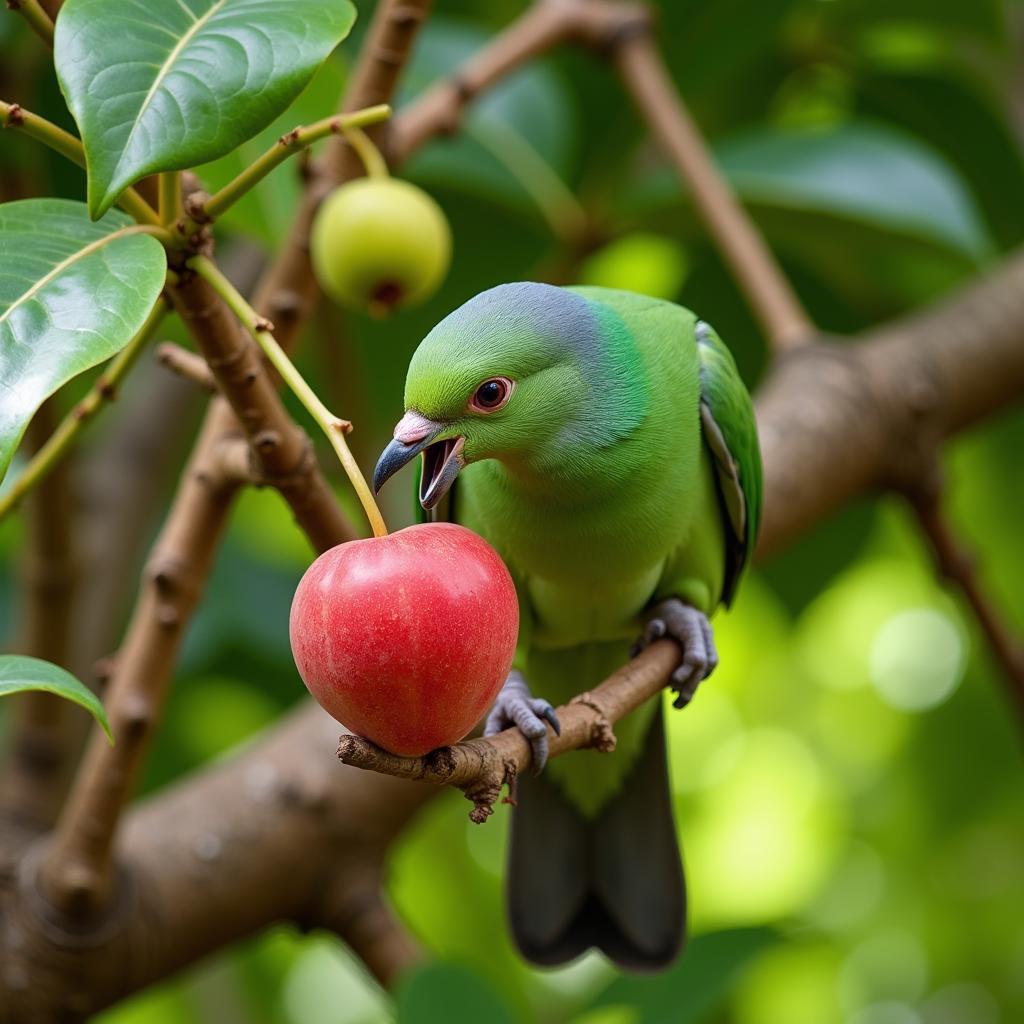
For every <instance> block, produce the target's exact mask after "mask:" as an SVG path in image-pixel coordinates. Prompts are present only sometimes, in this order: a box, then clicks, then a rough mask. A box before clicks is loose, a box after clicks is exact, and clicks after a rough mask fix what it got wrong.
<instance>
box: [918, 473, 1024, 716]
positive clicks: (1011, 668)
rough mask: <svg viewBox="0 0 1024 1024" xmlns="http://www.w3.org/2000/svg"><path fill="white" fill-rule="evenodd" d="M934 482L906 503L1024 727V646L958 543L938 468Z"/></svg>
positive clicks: (973, 560)
mask: <svg viewBox="0 0 1024 1024" xmlns="http://www.w3.org/2000/svg"><path fill="white" fill-rule="evenodd" d="M935 468H936V472H935V473H934V474H933V476H932V478H931V481H930V482H926V483H923V485H922V486H921V487H919V488H917V489H915V490H908V492H907V499H908V501H909V502H910V506H911V508H912V509H913V510H914V514H915V515H916V516H917V521H918V524H919V525H920V527H921V531H922V532H923V533H924V535H925V537H926V538H927V539H928V541H929V543H930V545H931V548H932V553H933V555H934V557H935V565H936V568H937V570H938V572H939V575H940V576H941V577H942V578H943V579H944V580H946V581H947V582H948V583H949V584H950V585H951V586H952V587H954V588H955V589H957V590H959V591H960V593H961V594H962V596H963V597H964V599H965V600H966V601H967V604H968V606H969V607H970V608H971V611H973V612H974V617H975V618H976V619H977V622H978V625H979V626H980V627H981V631H982V633H983V634H984V636H985V639H986V640H987V641H988V644H989V647H990V648H991V650H992V653H993V655H994V656H995V659H996V662H997V663H998V665H999V667H1000V669H1001V670H1002V677H1003V680H1004V681H1005V683H1006V692H1007V696H1008V697H1009V698H1010V702H1011V704H1012V705H1013V707H1014V708H1015V710H1016V712H1017V719H1018V722H1019V723H1020V724H1021V725H1024V646H1022V645H1021V643H1020V641H1019V640H1018V639H1017V638H1016V637H1015V636H1014V635H1013V633H1012V632H1011V630H1010V628H1009V626H1008V625H1006V623H1004V622H1003V620H1002V618H1001V617H1000V615H999V613H998V612H997V611H996V608H995V606H994V605H993V604H992V602H991V601H990V600H989V598H988V597H987V596H986V594H985V591H984V589H983V588H982V585H981V580H980V579H979V578H978V569H977V561H976V559H975V558H974V556H973V555H972V554H971V553H970V552H969V551H968V550H967V549H966V548H965V547H964V545H963V544H961V543H960V541H959V540H958V539H957V537H956V534H955V532H954V530H953V527H952V526H951V524H950V523H949V521H948V520H947V518H946V516H945V514H944V513H943V509H942V487H941V483H940V476H939V472H938V467H935Z"/></svg>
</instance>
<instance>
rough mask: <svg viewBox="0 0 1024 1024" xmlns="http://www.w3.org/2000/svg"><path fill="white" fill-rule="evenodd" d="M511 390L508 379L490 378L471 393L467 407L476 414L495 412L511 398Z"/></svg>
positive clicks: (511, 386)
mask: <svg viewBox="0 0 1024 1024" xmlns="http://www.w3.org/2000/svg"><path fill="white" fill-rule="evenodd" d="M512 388H513V384H512V381H510V380H509V379H508V377H491V378H489V379H488V380H485V381H484V382H483V384H481V385H480V387H478V388H477V389H476V391H475V392H474V393H473V398H472V400H471V401H470V403H469V407H470V408H471V409H473V410H475V411H476V412H497V410H498V409H501V408H503V407H504V405H505V403H506V402H508V400H509V399H510V398H511V397H512Z"/></svg>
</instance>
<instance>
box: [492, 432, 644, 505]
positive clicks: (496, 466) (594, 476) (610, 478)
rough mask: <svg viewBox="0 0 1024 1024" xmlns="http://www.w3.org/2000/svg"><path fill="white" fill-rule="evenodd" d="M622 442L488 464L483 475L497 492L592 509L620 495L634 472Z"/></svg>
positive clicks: (625, 442) (629, 448) (632, 457)
mask: <svg viewBox="0 0 1024 1024" xmlns="http://www.w3.org/2000/svg"><path fill="white" fill-rule="evenodd" d="M633 447H634V446H633V445H631V444H630V442H629V441H628V440H620V441H618V442H616V443H614V444H609V445H608V446H607V447H594V446H587V445H575V446H573V448H572V449H571V451H570V452H569V454H566V452H565V450H561V449H560V450H558V451H550V452H549V451H546V450H544V449H541V450H539V451H533V452H531V453H529V454H528V455H525V456H518V457H517V456H506V457H504V458H502V459H500V460H499V459H491V460H488V462H487V463H485V465H486V466H487V473H488V475H489V476H490V477H491V478H492V480H493V481H494V482H495V483H496V484H497V485H498V486H500V487H501V488H502V489H503V490H505V491H507V492H511V493H513V494H515V495H517V496H519V497H521V498H523V499H527V500H530V501H534V502H541V503H544V504H549V505H552V506H559V507H563V508H564V507H571V506H574V505H578V506H581V507H585V506H592V505H593V504H594V503H595V502H598V501H603V500H606V499H607V498H608V497H609V496H610V495H612V494H614V493H616V492H621V491H622V488H623V486H624V484H626V483H627V482H628V480H629V479H630V478H631V477H632V476H633V473H634V472H635V470H636V468H637V467H636V466H635V465H634V463H635V462H636V458H637V453H636V452H634V451H633V450H632V449H633Z"/></svg>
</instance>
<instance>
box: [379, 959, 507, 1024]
mask: <svg viewBox="0 0 1024 1024" xmlns="http://www.w3.org/2000/svg"><path fill="white" fill-rule="evenodd" d="M395 1004H396V1010H397V1013H396V1017H397V1019H398V1024H449V1022H456V1021H466V1022H467V1024H468V1022H469V1021H487V1022H488V1024H512V1014H511V1013H510V1012H509V1009H508V1007H507V1006H506V1005H505V1004H504V1003H503V1002H502V999H501V997H500V996H499V995H498V994H497V992H495V991H494V990H493V989H492V988H491V987H490V986H489V985H488V984H487V982H486V981H484V979H483V978H481V977H479V976H478V975H476V974H474V973H473V972H472V971H470V970H469V969H468V968H465V967H459V966H456V965H455V964H444V963H438V964H424V965H423V966H422V967H418V968H416V970H414V971H411V972H410V973H409V974H407V975H405V976H403V978H402V979H401V981H400V982H399V983H398V988H397V989H396V991H395Z"/></svg>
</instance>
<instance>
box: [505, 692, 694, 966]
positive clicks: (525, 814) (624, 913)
mask: <svg viewBox="0 0 1024 1024" xmlns="http://www.w3.org/2000/svg"><path fill="white" fill-rule="evenodd" d="M568 756H570V757H571V756H572V755H571V754H570V755H568ZM518 786H519V789H518V794H517V801H518V806H517V807H516V810H515V813H514V815H513V819H512V841H511V850H510V854H509V870H508V904H509V920H510V923H511V927H512V934H513V937H514V938H515V941H516V944H517V945H518V947H519V949H520V951H521V952H522V954H523V956H525V957H526V959H528V960H532V961H533V962H534V963H537V964H543V965H549V966H550V965H554V964H561V963H565V962H566V961H567V960H572V959H574V958H575V957H577V956H579V955H580V954H581V953H583V952H585V951H586V950H587V949H589V948H590V947H591V946H597V947H598V949H600V950H602V951H603V952H604V953H605V954H606V955H607V956H608V957H610V958H611V959H612V960H614V961H615V963H617V964H618V965H619V966H620V967H624V968H626V969H627V970H633V971H645V970H646V971H650V970H658V969H660V968H663V967H667V966H668V965H669V964H670V963H672V961H673V960H675V959H676V957H677V956H678V955H679V952H680V950H681V949H682V946H683V942H684V940H685V937H686V886H685V882H684V880H683V870H682V863H681V861H680V857H679V847H678V844H677V842H676V831H675V824H674V821H673V815H672V798H671V793H670V792H669V781H668V768H667V765H666V761H665V728H664V723H663V721H662V710H661V708H660V707H659V708H658V710H657V712H656V713H655V715H654V719H653V720H652V722H651V727H650V731H649V733H648V735H647V740H646V742H645V744H644V752H643V753H642V754H641V756H640V757H639V759H638V760H637V763H636V766H635V767H634V769H633V771H632V772H631V773H630V775H629V777H628V778H627V779H626V782H625V784H624V785H623V787H622V790H621V791H620V792H619V793H618V794H617V795H616V796H615V797H614V798H613V799H612V800H611V801H610V802H609V803H608V804H607V805H606V806H605V808H604V809H603V810H602V811H601V813H600V814H599V815H598V817H597V818H596V819H594V820H592V821H591V820H587V819H586V818H584V817H582V816H581V815H580V814H579V812H578V811H577V810H576V809H575V808H574V807H573V806H572V805H571V804H570V803H569V802H568V801H567V800H566V798H565V797H564V796H563V794H562V792H561V791H560V790H559V789H558V787H557V786H556V785H555V784H554V783H552V782H549V781H547V780H546V779H545V778H544V776H543V775H542V776H540V777H539V778H533V777H530V778H521V779H520V780H519V783H518Z"/></svg>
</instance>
